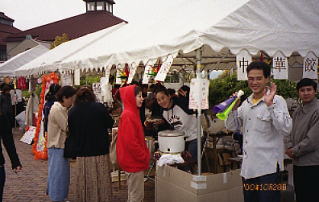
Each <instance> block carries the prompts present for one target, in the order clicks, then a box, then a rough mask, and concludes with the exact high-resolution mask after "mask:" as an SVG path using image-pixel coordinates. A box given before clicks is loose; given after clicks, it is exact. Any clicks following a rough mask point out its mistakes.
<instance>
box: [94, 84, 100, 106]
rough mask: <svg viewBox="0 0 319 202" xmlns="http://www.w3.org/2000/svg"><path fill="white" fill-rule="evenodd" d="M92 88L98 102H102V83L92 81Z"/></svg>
mask: <svg viewBox="0 0 319 202" xmlns="http://www.w3.org/2000/svg"><path fill="white" fill-rule="evenodd" d="M92 90H93V93H94V94H95V96H96V99H97V101H98V102H102V94H101V83H92Z"/></svg>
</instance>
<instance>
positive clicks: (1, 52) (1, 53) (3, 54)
mask: <svg viewBox="0 0 319 202" xmlns="http://www.w3.org/2000/svg"><path fill="white" fill-rule="evenodd" d="M6 60H7V48H6V46H0V61H6Z"/></svg>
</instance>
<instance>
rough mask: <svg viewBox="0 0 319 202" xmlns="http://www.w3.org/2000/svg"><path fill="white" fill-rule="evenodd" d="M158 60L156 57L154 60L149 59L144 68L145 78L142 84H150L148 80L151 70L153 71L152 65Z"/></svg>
mask: <svg viewBox="0 0 319 202" xmlns="http://www.w3.org/2000/svg"><path fill="white" fill-rule="evenodd" d="M155 62H156V59H155V60H154V59H152V60H149V61H147V63H146V65H145V70H144V74H143V80H142V84H148V81H149V80H150V77H151V75H150V71H151V68H152V66H154V64H155Z"/></svg>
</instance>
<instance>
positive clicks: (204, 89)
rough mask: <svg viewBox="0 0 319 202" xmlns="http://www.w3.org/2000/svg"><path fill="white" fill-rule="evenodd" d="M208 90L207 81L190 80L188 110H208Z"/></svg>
mask: <svg viewBox="0 0 319 202" xmlns="http://www.w3.org/2000/svg"><path fill="white" fill-rule="evenodd" d="M208 89H209V81H208V80H207V79H197V78H195V79H192V80H191V83H190V93H189V108H190V109H198V108H201V109H208Z"/></svg>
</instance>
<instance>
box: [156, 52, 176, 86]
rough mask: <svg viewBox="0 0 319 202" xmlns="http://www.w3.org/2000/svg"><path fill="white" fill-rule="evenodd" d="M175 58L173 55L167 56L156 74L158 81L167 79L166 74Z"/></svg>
mask: <svg viewBox="0 0 319 202" xmlns="http://www.w3.org/2000/svg"><path fill="white" fill-rule="evenodd" d="M173 60H174V58H173V56H172V55H169V56H167V58H166V60H165V62H163V64H162V66H161V68H160V70H159V71H158V73H157V74H156V77H155V80H156V81H164V80H165V78H166V75H167V73H168V71H169V69H170V68H171V66H172V64H173Z"/></svg>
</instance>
